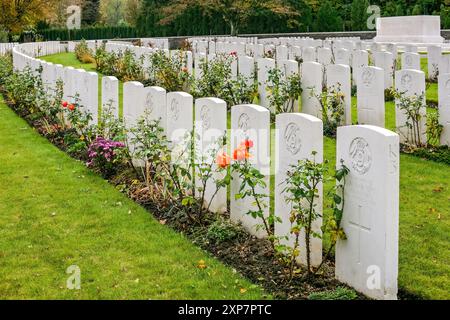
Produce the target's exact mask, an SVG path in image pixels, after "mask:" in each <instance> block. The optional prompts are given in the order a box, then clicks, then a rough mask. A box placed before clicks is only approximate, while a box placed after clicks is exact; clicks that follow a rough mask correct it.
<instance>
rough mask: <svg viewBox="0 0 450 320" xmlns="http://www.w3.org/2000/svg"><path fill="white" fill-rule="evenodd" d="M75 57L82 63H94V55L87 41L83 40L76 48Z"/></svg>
mask: <svg viewBox="0 0 450 320" xmlns="http://www.w3.org/2000/svg"><path fill="white" fill-rule="evenodd" d="M75 56H76V57H77V59H78V61H80V62H82V63H94V62H95V59H94V57H93V56H94V53H93V52H92V50H91V49H89V47H88V45H87V43H86V40H82V41H80V42H79V43H77V45H76V46H75Z"/></svg>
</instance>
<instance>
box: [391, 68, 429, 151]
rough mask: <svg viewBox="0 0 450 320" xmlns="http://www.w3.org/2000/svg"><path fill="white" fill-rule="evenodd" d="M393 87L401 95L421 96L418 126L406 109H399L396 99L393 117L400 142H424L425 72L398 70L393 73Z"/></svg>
mask: <svg viewBox="0 0 450 320" xmlns="http://www.w3.org/2000/svg"><path fill="white" fill-rule="evenodd" d="M395 88H396V90H397V91H398V92H400V93H402V95H403V97H412V96H415V97H420V96H422V98H423V106H422V107H421V108H420V114H421V119H420V121H418V125H417V126H418V127H417V128H416V125H415V123H414V122H413V121H412V120H411V119H408V114H407V112H406V110H401V109H400V106H399V103H398V101H396V108H395V118H396V127H397V133H398V134H399V135H400V142H402V143H406V142H409V143H411V142H413V141H416V142H418V141H417V140H420V143H421V144H424V143H426V141H427V139H426V138H427V135H426V112H427V110H426V107H425V73H424V72H423V71H417V70H400V71H397V72H396V75H395Z"/></svg>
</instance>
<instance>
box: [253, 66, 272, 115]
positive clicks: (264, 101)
mask: <svg viewBox="0 0 450 320" xmlns="http://www.w3.org/2000/svg"><path fill="white" fill-rule="evenodd" d="M257 63H258V82H259V85H258V93H259V102H260V104H261V105H262V106H263V107H266V108H271V106H270V103H269V99H268V98H267V96H268V93H267V84H268V83H267V82H268V81H269V71H270V70H272V69H275V60H273V59H266V58H263V59H258V60H257Z"/></svg>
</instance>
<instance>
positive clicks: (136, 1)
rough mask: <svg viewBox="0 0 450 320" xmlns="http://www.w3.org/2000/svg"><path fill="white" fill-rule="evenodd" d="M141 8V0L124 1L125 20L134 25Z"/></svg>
mask: <svg viewBox="0 0 450 320" xmlns="http://www.w3.org/2000/svg"><path fill="white" fill-rule="evenodd" d="M141 10H142V0H126V2H125V9H124V11H125V20H126V22H127V23H128V24H130V25H132V26H136V24H137V21H138V16H139V15H138V13H139V12H140V11H141Z"/></svg>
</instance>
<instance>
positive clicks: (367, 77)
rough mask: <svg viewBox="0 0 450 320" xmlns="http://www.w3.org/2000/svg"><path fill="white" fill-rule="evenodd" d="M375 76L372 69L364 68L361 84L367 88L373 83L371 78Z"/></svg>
mask: <svg viewBox="0 0 450 320" xmlns="http://www.w3.org/2000/svg"><path fill="white" fill-rule="evenodd" d="M374 77H375V73H374V72H373V70H370V69H365V70H364V71H363V73H362V82H363V85H364V86H365V87H366V88H369V87H371V86H372V83H373V78H374Z"/></svg>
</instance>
